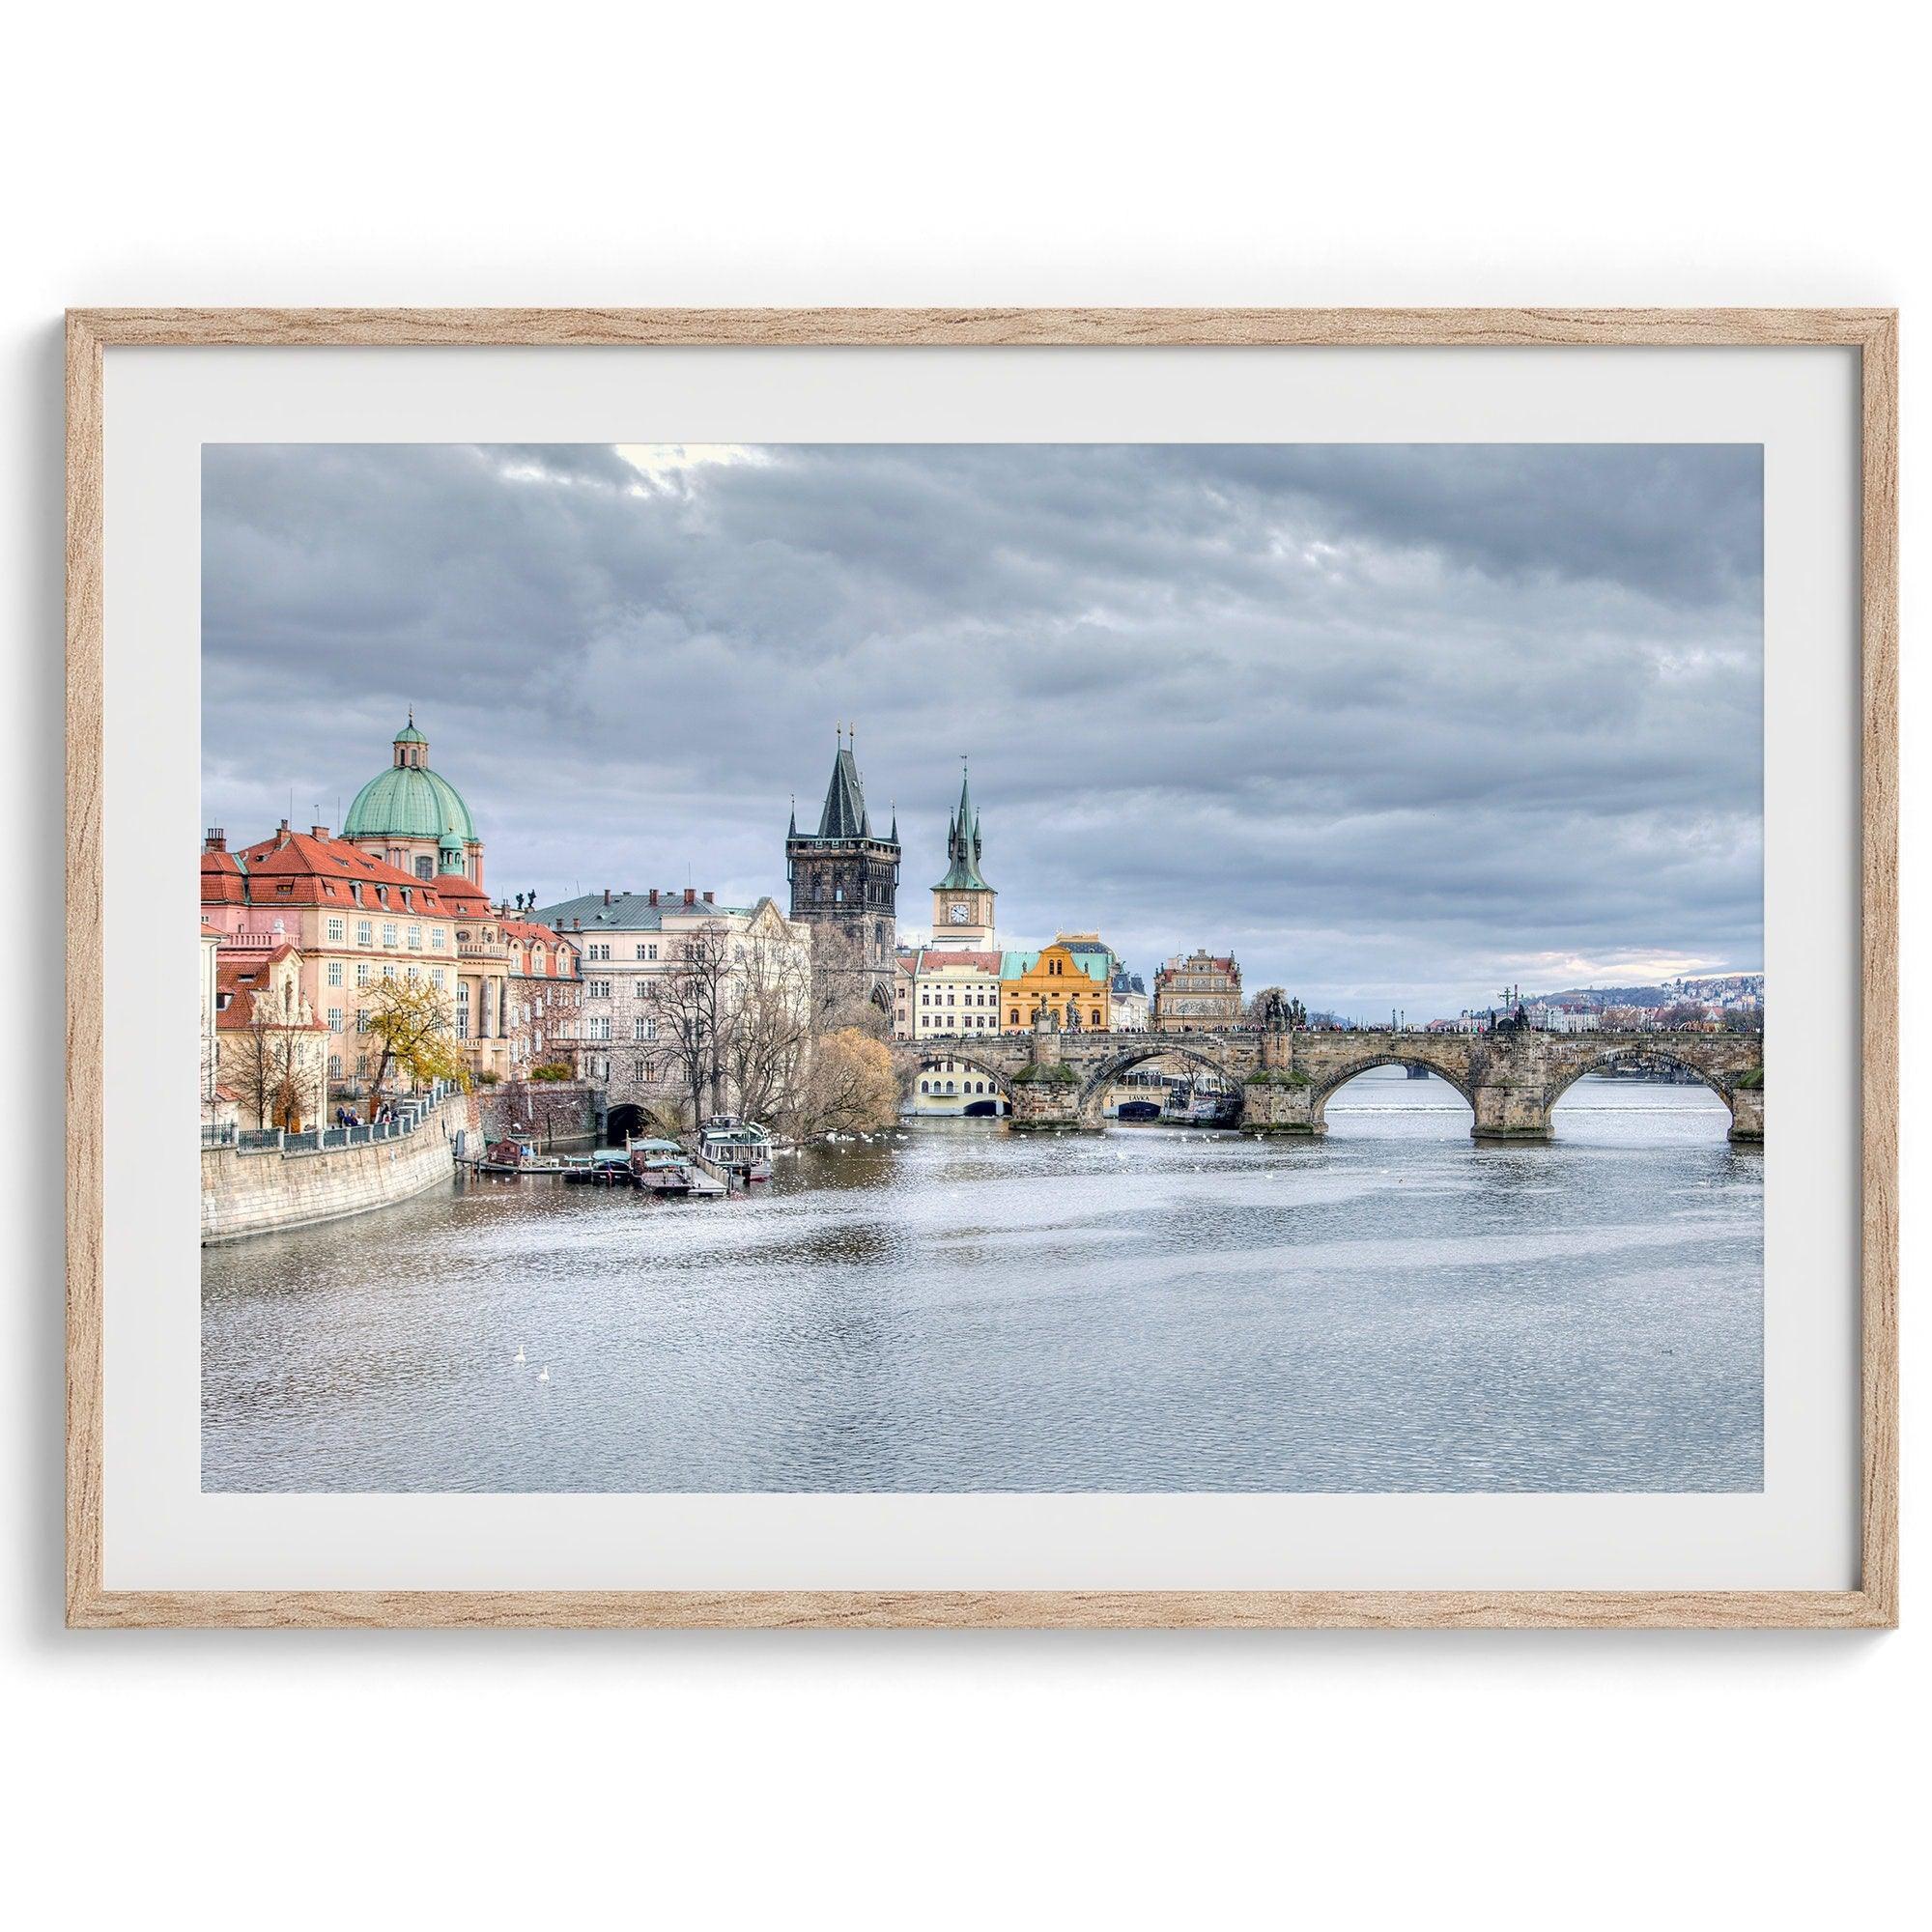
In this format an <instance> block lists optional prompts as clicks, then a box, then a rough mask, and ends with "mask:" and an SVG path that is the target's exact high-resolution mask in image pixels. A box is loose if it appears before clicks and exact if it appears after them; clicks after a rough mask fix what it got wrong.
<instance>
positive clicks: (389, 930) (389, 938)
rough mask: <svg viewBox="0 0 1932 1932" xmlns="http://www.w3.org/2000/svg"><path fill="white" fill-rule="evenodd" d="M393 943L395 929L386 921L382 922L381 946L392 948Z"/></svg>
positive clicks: (394, 941) (394, 940)
mask: <svg viewBox="0 0 1932 1932" xmlns="http://www.w3.org/2000/svg"><path fill="white" fill-rule="evenodd" d="M395 943H396V928H395V927H394V926H393V925H391V924H390V923H389V922H388V921H387V920H384V922H383V944H384V946H393V945H395Z"/></svg>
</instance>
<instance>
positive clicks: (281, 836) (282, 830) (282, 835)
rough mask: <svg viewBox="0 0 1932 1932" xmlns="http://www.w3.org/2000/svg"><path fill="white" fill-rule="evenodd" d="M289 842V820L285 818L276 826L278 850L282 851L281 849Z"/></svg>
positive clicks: (276, 845) (276, 846)
mask: <svg viewBox="0 0 1932 1932" xmlns="http://www.w3.org/2000/svg"><path fill="white" fill-rule="evenodd" d="M288 842H289V821H288V820H287V819H286V818H285V819H283V820H282V822H281V823H280V824H279V825H278V826H276V827H275V849H276V850H277V851H280V849H281V848H282V847H283V846H284V845H286V844H287V843H288Z"/></svg>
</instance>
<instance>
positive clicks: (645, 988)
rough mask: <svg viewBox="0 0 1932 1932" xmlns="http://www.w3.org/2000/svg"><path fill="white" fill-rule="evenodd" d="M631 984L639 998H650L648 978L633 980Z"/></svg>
mask: <svg viewBox="0 0 1932 1932" xmlns="http://www.w3.org/2000/svg"><path fill="white" fill-rule="evenodd" d="M631 984H632V986H633V987H634V988H635V990H636V992H637V995H638V998H639V999H640V1000H648V999H649V998H650V996H651V982H650V981H649V980H632V981H631Z"/></svg>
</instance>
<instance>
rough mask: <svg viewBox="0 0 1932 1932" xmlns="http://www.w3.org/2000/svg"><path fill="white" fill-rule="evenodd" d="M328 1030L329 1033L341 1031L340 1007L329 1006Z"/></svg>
mask: <svg viewBox="0 0 1932 1932" xmlns="http://www.w3.org/2000/svg"><path fill="white" fill-rule="evenodd" d="M328 1030H329V1032H330V1033H340V1032H341V1031H342V1009H341V1008H340V1007H330V1008H329V1009H328Z"/></svg>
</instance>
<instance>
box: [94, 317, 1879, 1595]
mask: <svg viewBox="0 0 1932 1932" xmlns="http://www.w3.org/2000/svg"><path fill="white" fill-rule="evenodd" d="M1897 341H1898V336H1897V318H1896V315H1895V313H1894V312H1892V311H1889V310H1884V309H1685V310H1672V309H1623V310H1615V309H1612V310H1565V309H960V310H946V309H792V310H725V309H446V310H438V309H162V310H138V309H95V310H76V311H73V312H71V314H70V315H69V317H68V323H67V412H68V418H67V420H68V426H67V571H68V604H67V734H68V753H67V864H68V880H69V890H70V893H71V896H72V898H73V900H74V901H75V902H76V903H78V904H82V905H88V904H94V905H98V904H99V901H100V896H101V894H102V890H103V872H102V840H101V819H102V799H103V769H102V758H103V737H102V700H103V692H102V637H103V593H102V586H103V573H104V555H103V497H102V492H103V468H104V464H103V448H104V444H103V433H104V424H103V370H102V358H103V355H104V354H105V352H107V351H109V350H113V349H118V348H123V347H154V346H249V345H262V346H272V347H276V348H291V347H330V346H336V347H340V346H373V347H385V348H386V347H416V346H436V347H445V348H446V347H449V346H452V345H466V344H487V345H497V346H523V345H534V346H550V347H555V346H564V345H577V344H595V345H680V346H681V345H694V344H706V345H710V344H756V345H793V344H826V345H830V344H838V345H907V344H917V345H947V344H972V345H1035V346H1045V345H1054V346H1065V345H1101V346H1115V347H1119V346H1193V345H1262V346H1282V345H1320V346H1324V347H1336V346H1350V347H1397V346H1403V347H1436V346H1445V347H1458V348H1480V347H1509V348H1523V347H1551V348H1555V347H1562V346H1565V345H1587V346H1590V347H1595V348H1603V347H1606V346H1617V347H1686V346H1699V347H1714V346H1715V347H1754V348H1776V347H1817V346H1826V347H1836V348H1841V349H1849V350H1852V351H1855V352H1857V354H1858V355H1859V358H1860V366H1861V396H1862V400H1861V457H1862V482H1861V512H1862V524H1861V564H1862V579H1861V600H1862V626H1861V634H1862V814H1863V832H1862V883H1861V920H1862V924H1861V970H1862V993H1863V1006H1862V1014H1861V1030H1862V1033H1861V1045H1862V1052H1863V1070H1862V1119H1861V1137H1862V1138H1861V1188H1862V1200H1861V1214H1860V1223H1861V1231H1862V1247H1861V1259H1860V1269H1861V1284H1862V1297H1861V1317H1862V1334H1861V1428H1862V1440H1861V1471H1862V1474H1861V1501H1860V1514H1861V1522H1860V1527H1861V1550H1862V1556H1861V1577H1860V1582H1859V1586H1858V1587H1857V1588H1856V1589H1850V1590H1824V1591H1802V1590H1747V1591H1722V1590H1708V1591H1706V1590H1690V1591H1586V1590H1553V1591H1542V1590H1529V1591H1471V1590H1455V1591H1440V1590H1428V1591H1388V1590H1370V1591H1350V1590H1292V1591H1194V1590H1185V1591H1166V1590H1164V1591H1107V1590H1077V1591H1014V1592H1001V1591H847V1590H839V1591H791V1590H783V1591H775V1590H754V1591H741V1592H687V1591H585V1592H573V1591H528V1592H521V1591H519V1592H506V1591H393V1590H372V1591H155V1590H121V1589H116V1590H110V1589H108V1588H106V1587H105V1585H104V1583H103V1576H102V1556H103V1534H102V1510H103V1437H104V1426H103V1399H104V1390H103V1381H102V1347H103V1321H102V1307H103V1282H102V1252H103V1244H102V1236H103V1214H104V1206H103V1200H102V1183H101V1156H102V1151H103V1144H104V1143H103V1118H102V1101H101V1094H100V1087H99V1082H98V1080H97V1079H96V1078H94V1077H93V1062H94V1059H95V1058H96V1057H97V1056H98V1054H99V1045H98V1042H99V1039H100V1023H101V1015H102V1010H103V999H104V989H103V971H104V969H103V964H102V960H101V955H100V952H99V949H97V948H92V947H84V946H74V947H71V948H69V950H68V962H67V1129H68V1134H67V1139H68V1150H67V1241H68V1304H67V1306H68V1314H67V1364H66V1375H67V1548H68V1557H67V1617H68V1622H69V1623H70V1624H71V1625H72V1626H76V1627H87V1628H113V1627H121V1626H152V1625H197V1626H200V1625H214V1626H283V1627H305V1628H313V1627H322V1626H355V1625H367V1626H416V1627H462V1626H477V1625H513V1626H579V1627H592V1626H596V1627H611V1626H665V1627H683V1628H727V1627H730V1628H743V1627H761V1626H785V1627H815V1628H831V1627H842V1628H855V1627H867V1626H896V1627H928V1628H938V1627H949V1626H980V1627H1006V1628H1021V1627H1033V1628H1041V1627H1087V1628H1128V1627H1166V1628H1179V1627H1236V1626H1246V1627H1303V1628H1306V1627H1348V1628H1369V1627H1376V1628H1388V1629H1396V1628H1403V1629H1413V1628H1444V1627H1479V1626H1480V1627H1502V1628H1611V1627H1621V1628H1657V1627H1679V1628H1682V1627H1710V1628H1718V1627H1747V1626H1756V1627H1770V1626H1776V1627H1786V1628H1796V1627H1807V1628H1817V1629H1826V1628H1829V1629H1871V1628H1878V1627H1886V1626H1890V1625H1893V1624H1895V1623H1896V1622H1897V1619H1898V1427H1897V1418H1898V1171H1897V1162H1898V1151H1897V1149H1898V1068H1897V1061H1896V1046H1895V1039H1896V1020H1897V1007H1898V984H1897V965H1896V956H1897V945H1898V923H1899V922H1898V902H1897V826H1898V808H1897V780H1898V714H1897V679H1898V632H1897V544H1898V523H1897V422H1898V407H1897V366H1898V363H1897Z"/></svg>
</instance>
